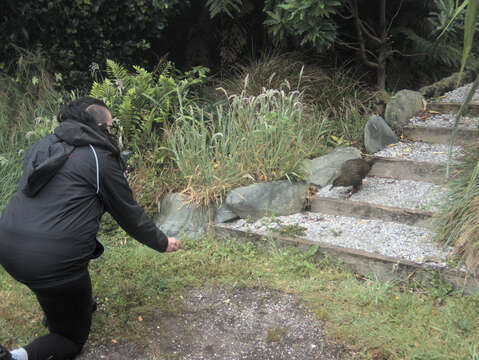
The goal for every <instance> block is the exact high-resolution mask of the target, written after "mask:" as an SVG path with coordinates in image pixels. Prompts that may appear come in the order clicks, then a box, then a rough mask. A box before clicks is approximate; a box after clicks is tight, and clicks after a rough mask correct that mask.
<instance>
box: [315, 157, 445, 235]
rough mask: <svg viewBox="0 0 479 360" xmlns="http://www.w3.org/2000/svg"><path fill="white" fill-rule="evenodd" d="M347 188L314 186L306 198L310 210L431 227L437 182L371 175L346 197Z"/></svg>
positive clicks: (438, 193) (437, 198)
mask: <svg viewBox="0 0 479 360" xmlns="http://www.w3.org/2000/svg"><path fill="white" fill-rule="evenodd" d="M379 164H381V163H379ZM379 166H380V165H379ZM404 167H405V168H407V166H404ZM396 175H397V171H395V174H394V176H396ZM347 191H348V188H345V187H335V188H333V189H331V190H330V187H329V186H327V187H324V188H322V189H318V191H317V193H316V194H315V195H313V196H312V197H311V199H310V211H311V212H314V213H321V214H328V215H338V216H348V217H353V218H357V219H375V220H382V221H389V222H397V223H401V224H406V225H411V226H420V227H425V228H428V229H432V228H433V226H434V225H433V222H432V216H433V214H434V212H435V211H436V210H437V208H438V207H439V204H440V199H441V194H442V188H441V186H440V185H438V184H434V183H430V182H423V181H415V180H399V179H395V178H380V177H372V176H370V177H367V178H366V179H364V180H363V186H362V188H361V189H360V190H359V191H358V192H357V193H354V194H352V195H351V196H350V197H349V198H347V197H346V194H347Z"/></svg>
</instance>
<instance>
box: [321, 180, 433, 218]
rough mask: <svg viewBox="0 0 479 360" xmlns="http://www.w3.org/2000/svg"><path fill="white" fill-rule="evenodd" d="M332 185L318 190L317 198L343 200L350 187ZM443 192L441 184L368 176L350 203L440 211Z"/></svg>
mask: <svg viewBox="0 0 479 360" xmlns="http://www.w3.org/2000/svg"><path fill="white" fill-rule="evenodd" d="M329 188H330V186H325V187H323V188H322V189H319V190H318V192H317V194H316V195H317V196H320V197H329V198H335V199H339V198H344V197H345V194H346V193H347V191H348V190H349V189H350V188H351V187H349V188H346V187H335V188H333V189H331V190H329ZM442 193H443V189H442V187H441V186H439V185H435V184H432V183H428V182H422V181H414V180H396V179H389V178H380V177H367V178H366V179H364V180H363V186H362V188H361V190H360V191H358V192H357V193H354V194H352V195H351V197H350V198H349V200H350V201H362V202H368V203H372V204H376V205H385V206H392V207H398V208H406V209H415V210H422V211H434V210H436V209H437V208H438V206H439V202H440V200H441V196H442Z"/></svg>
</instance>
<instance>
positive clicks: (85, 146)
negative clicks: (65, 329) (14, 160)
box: [0, 121, 168, 288]
mask: <svg viewBox="0 0 479 360" xmlns="http://www.w3.org/2000/svg"><path fill="white" fill-rule="evenodd" d="M105 211H107V212H109V213H110V214H111V215H112V216H113V218H114V219H115V220H116V221H117V222H118V223H119V224H120V226H121V227H122V228H123V229H124V230H125V231H126V232H127V233H128V234H129V235H130V236H132V237H133V238H135V239H136V240H138V241H140V242H141V243H143V244H145V245H147V246H149V247H150V248H152V249H155V250H157V251H161V252H163V251H166V248H167V246H168V239H167V237H166V236H165V234H163V232H161V230H159V229H158V228H157V227H156V225H155V224H154V222H153V221H152V220H151V219H149V218H148V217H147V216H146V215H145V213H144V211H143V209H142V208H141V207H140V206H139V205H138V204H137V202H136V201H135V200H134V198H133V194H132V192H131V189H130V187H129V185H128V182H127V181H126V178H125V176H124V171H123V166H122V163H121V161H120V159H119V154H118V150H117V148H116V147H115V146H114V145H113V144H112V143H111V142H109V141H108V138H107V136H106V135H104V134H102V133H100V132H97V131H94V130H93V129H91V128H90V127H89V126H87V125H85V124H82V123H79V122H75V121H64V122H62V123H61V124H60V126H59V127H58V128H56V129H55V131H54V134H51V135H48V136H46V137H44V138H43V139H41V140H40V141H39V142H38V143H37V144H36V145H34V146H33V147H32V148H31V149H30V150H29V151H28V153H27V155H26V157H25V161H24V166H23V175H22V176H21V178H20V180H19V186H18V190H17V192H16V193H15V194H14V195H13V196H12V198H11V200H10V202H9V204H8V205H7V207H6V208H5V209H4V211H3V213H2V216H1V218H0V264H1V265H2V266H3V267H4V268H5V269H6V270H7V272H9V273H10V274H11V275H12V276H13V277H14V278H15V279H17V280H19V281H21V282H23V283H25V284H27V285H29V286H31V287H37V288H41V287H48V286H53V285H59V284H61V283H64V282H67V281H71V280H75V279H76V278H78V277H80V276H81V275H82V274H83V272H84V271H85V270H86V269H87V266H88V262H89V260H91V259H94V258H96V257H98V256H100V255H101V254H102V252H103V246H102V245H101V244H100V243H99V242H98V241H97V240H96V234H97V232H98V230H99V225H100V219H101V216H102V215H103V213H104V212H105Z"/></svg>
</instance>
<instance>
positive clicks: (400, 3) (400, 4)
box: [386, 0, 404, 33]
mask: <svg viewBox="0 0 479 360" xmlns="http://www.w3.org/2000/svg"><path fill="white" fill-rule="evenodd" d="M403 2H404V0H401V1H400V2H399V6H398V9H397V10H396V13H395V14H394V15H393V16H392V17H391V21H390V22H389V25H388V28H387V31H386V32H387V33H389V31H391V27H392V26H393V22H394V19H395V18H396V16H398V14H399V11H400V10H401V8H402V4H403Z"/></svg>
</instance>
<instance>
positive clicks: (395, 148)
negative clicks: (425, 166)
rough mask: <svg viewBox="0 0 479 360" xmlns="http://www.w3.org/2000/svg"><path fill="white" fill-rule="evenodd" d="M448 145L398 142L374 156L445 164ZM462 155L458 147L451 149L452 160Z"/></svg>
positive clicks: (460, 148)
mask: <svg viewBox="0 0 479 360" xmlns="http://www.w3.org/2000/svg"><path fill="white" fill-rule="evenodd" d="M448 152H449V145H444V144H429V143H425V142H399V143H396V144H392V145H389V146H387V147H386V148H384V149H383V150H381V151H378V152H376V153H374V156H380V157H385V158H392V159H400V160H410V161H426V162H430V163H436V164H446V163H447V159H448ZM462 154H463V149H462V147H460V146H454V147H453V149H452V155H453V158H456V157H458V156H460V155H462Z"/></svg>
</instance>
